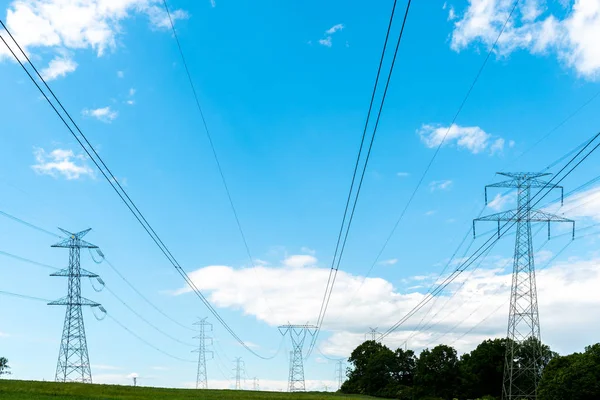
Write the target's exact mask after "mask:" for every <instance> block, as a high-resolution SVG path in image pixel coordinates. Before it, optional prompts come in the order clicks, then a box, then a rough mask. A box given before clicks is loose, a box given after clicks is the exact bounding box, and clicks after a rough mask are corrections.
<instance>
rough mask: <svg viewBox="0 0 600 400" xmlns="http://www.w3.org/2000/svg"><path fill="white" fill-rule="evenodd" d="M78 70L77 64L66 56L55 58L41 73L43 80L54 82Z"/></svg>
mask: <svg viewBox="0 0 600 400" xmlns="http://www.w3.org/2000/svg"><path fill="white" fill-rule="evenodd" d="M76 69H77V63H76V62H75V61H73V60H72V59H71V58H70V57H68V56H66V55H61V56H57V57H55V58H54V59H53V60H52V61H50V63H49V64H48V66H47V67H46V68H44V69H42V70H41V71H40V73H41V74H42V78H44V79H45V80H46V81H52V80H54V79H56V78H60V77H63V76H65V75H67V74H69V73H71V72H73V71H75V70H76Z"/></svg>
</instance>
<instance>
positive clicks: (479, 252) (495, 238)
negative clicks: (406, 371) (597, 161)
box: [379, 133, 600, 340]
mask: <svg viewBox="0 0 600 400" xmlns="http://www.w3.org/2000/svg"><path fill="white" fill-rule="evenodd" d="M599 136H600V133H598V134H596V135H595V136H594V138H593V140H591V141H590V142H589V143H588V144H587V145H586V146H585V147H584V148H582V149H581V150H580V151H579V152H578V153H577V154H576V155H575V156H574V157H573V158H572V159H571V160H570V161H569V162H568V163H567V164H566V165H565V166H564V167H563V168H562V169H561V170H560V171H559V172H558V173H557V174H556V175H554V176H553V177H552V179H550V180H549V181H548V182H546V184H545V185H544V186H543V187H542V188H541V189H540V190H539V191H538V192H537V193H536V194H535V195H533V196H532V197H531V199H530V200H529V201H528V202H527V203H526V204H525V205H524V206H525V207H530V204H531V202H532V201H533V200H535V199H536V198H537V197H538V196H540V195H541V197H540V198H539V199H538V200H537V201H536V202H535V203H534V204H533V205H531V207H535V206H536V205H537V204H538V203H539V202H540V201H542V200H543V199H544V197H546V196H547V195H548V194H549V193H550V191H551V190H552V188H554V187H556V186H557V185H558V184H560V183H561V182H562V181H563V180H564V179H565V178H566V177H567V176H569V175H570V174H571V173H572V172H573V171H574V170H575V169H576V168H577V167H578V166H579V165H580V164H581V163H582V162H583V161H585V160H586V159H587V158H588V157H589V156H590V155H591V154H592V153H593V152H594V151H595V150H596V149H597V148H598V147H599V146H600V142H599V143H598V144H596V145H595V146H594V147H593V148H592V149H591V150H590V151H589V152H588V153H587V154H585V155H584V156H583V157H582V158H581V159H580V160H579V161H577V163H576V164H575V165H574V166H573V167H572V168H571V169H570V170H569V171H568V172H567V173H566V174H565V175H564V176H563V177H561V178H560V179H559V180H558V181H557V182H556V183H552V181H553V180H555V179H557V177H558V176H559V175H560V174H561V173H562V172H563V171H564V170H565V169H567V168H568V167H569V165H570V164H572V163H573V162H575V161H576V160H577V158H578V157H579V156H580V155H581V154H582V153H583V152H584V151H585V150H586V149H587V148H588V147H589V146H590V145H591V144H592V143H593V142H594V141H595V140H596V139H597V138H598V137H599ZM548 185H552V187H551V188H549V189H548V191H547V192H546V193H544V194H542V193H543V192H544V190H545V189H546V188H547V187H548ZM515 224H516V221H512V222H510V221H509V222H506V223H504V224H503V225H502V226H501V227H500V230H499V232H500V234H498V235H493V236H491V237H490V238H489V239H488V240H487V241H486V242H485V243H483V244H482V245H481V246H480V247H479V249H477V250H476V251H475V252H474V253H473V254H472V255H471V256H470V257H469V258H468V259H467V260H466V261H464V262H463V263H461V265H460V266H459V267H458V268H456V269H455V271H454V272H453V273H452V274H451V275H450V276H448V277H447V278H446V279H445V280H444V281H443V282H441V283H440V284H439V285H438V286H437V288H436V290H435V291H434V292H433V293H431V294H430V295H429V296H427V297H426V298H424V299H423V300H422V301H421V302H419V303H418V304H417V305H416V306H415V307H413V308H412V309H411V310H410V311H409V312H408V313H407V314H405V316H404V317H402V318H401V319H400V320H399V321H398V322H396V323H395V324H394V325H393V326H392V327H390V328H389V329H388V330H387V331H386V332H385V333H383V334H382V335H381V336H380V337H379V340H382V339H384V338H385V337H387V336H388V335H389V334H391V333H392V332H394V331H395V330H396V329H398V327H400V326H401V325H402V324H404V322H406V321H407V320H408V319H409V318H410V317H412V316H413V315H414V314H415V313H416V312H418V311H419V310H420V309H421V308H423V307H424V306H425V305H426V304H427V303H429V302H430V301H431V300H432V299H433V298H434V297H435V296H436V294H438V293H440V292H441V291H442V290H443V289H445V288H446V287H447V286H448V285H449V284H450V283H451V282H452V281H454V280H455V279H456V278H457V277H458V276H459V275H460V274H461V273H462V272H464V271H465V270H466V269H467V268H468V267H469V266H470V265H472V264H473V263H474V262H475V261H476V260H477V259H478V258H479V257H481V256H482V254H484V253H485V252H486V251H487V249H489V248H490V247H491V246H493V244H494V243H495V242H496V241H498V240H499V239H500V238H501V237H502V236H503V235H505V234H506V232H508V230H510V228H512V226H514V225H515ZM490 242H491V243H490Z"/></svg>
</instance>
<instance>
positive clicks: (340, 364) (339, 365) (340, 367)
mask: <svg viewBox="0 0 600 400" xmlns="http://www.w3.org/2000/svg"><path fill="white" fill-rule="evenodd" d="M335 377H336V379H337V381H338V390H340V389H341V388H342V383H344V360H337V361H336V362H335Z"/></svg>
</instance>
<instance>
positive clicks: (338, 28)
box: [325, 24, 344, 35]
mask: <svg viewBox="0 0 600 400" xmlns="http://www.w3.org/2000/svg"><path fill="white" fill-rule="evenodd" d="M342 29H344V24H337V25H334V26H332V27H331V28H329V29H327V30H326V31H325V33H326V34H328V35H333V34H334V33H336V32H337V31H341V30H342Z"/></svg>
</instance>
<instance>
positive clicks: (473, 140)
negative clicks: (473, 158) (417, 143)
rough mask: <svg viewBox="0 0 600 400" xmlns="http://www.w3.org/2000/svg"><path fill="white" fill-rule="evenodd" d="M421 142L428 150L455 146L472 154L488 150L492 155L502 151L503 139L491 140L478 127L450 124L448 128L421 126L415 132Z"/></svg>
mask: <svg viewBox="0 0 600 400" xmlns="http://www.w3.org/2000/svg"><path fill="white" fill-rule="evenodd" d="M417 133H418V134H419V136H420V138H421V141H422V142H423V143H425V146H427V147H429V148H435V147H438V146H439V145H440V144H442V145H444V146H446V145H451V144H455V145H456V146H457V147H460V148H464V149H467V150H469V151H470V152H471V153H473V154H478V153H481V152H482V151H484V150H486V149H488V148H489V149H490V153H491V154H494V153H497V152H500V151H502V150H503V149H504V139H503V138H497V139H495V140H493V136H492V135H491V134H489V133H487V132H485V131H484V130H483V129H481V128H480V127H478V126H460V125H456V124H452V125H451V126H450V127H448V126H442V125H436V124H423V125H422V126H421V128H419V129H418V130H417Z"/></svg>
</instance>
